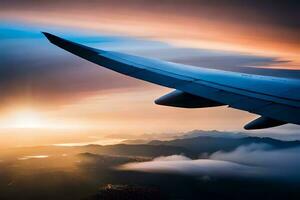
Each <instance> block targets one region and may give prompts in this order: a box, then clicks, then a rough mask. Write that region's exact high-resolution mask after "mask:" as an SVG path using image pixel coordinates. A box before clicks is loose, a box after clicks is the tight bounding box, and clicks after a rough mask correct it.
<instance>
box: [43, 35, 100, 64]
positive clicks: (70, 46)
mask: <svg viewBox="0 0 300 200" xmlns="http://www.w3.org/2000/svg"><path fill="white" fill-rule="evenodd" d="M42 33H43V34H44V35H45V36H46V38H47V39H48V40H49V41H50V42H51V43H52V44H54V45H56V46H58V47H60V48H62V49H64V50H66V51H69V52H70V53H73V54H75V55H78V56H80V57H83V58H87V57H90V56H93V55H97V54H99V53H101V52H103V51H101V50H98V49H94V48H91V47H88V46H85V45H81V44H78V43H75V42H72V41H69V40H66V39H63V38H60V37H58V36H56V35H53V34H51V33H47V32H42Z"/></svg>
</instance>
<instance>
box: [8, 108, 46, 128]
mask: <svg viewBox="0 0 300 200" xmlns="http://www.w3.org/2000/svg"><path fill="white" fill-rule="evenodd" d="M7 126H9V127H11V128H28V129H30V128H43V127H44V126H45V123H44V122H43V120H42V116H41V114H40V113H39V112H36V111H34V110H30V109H23V110H18V111H15V112H13V113H11V115H10V116H9V120H8V121H7Z"/></svg>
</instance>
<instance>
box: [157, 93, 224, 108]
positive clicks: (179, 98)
mask: <svg viewBox="0 0 300 200" xmlns="http://www.w3.org/2000/svg"><path fill="white" fill-rule="evenodd" d="M155 103H156V104H158V105H164V106H172V107H180V108H205V107H214V106H223V105H225V104H222V103H219V102H216V101H212V100H209V99H205V98H202V97H199V96H195V95H192V94H189V93H186V92H182V91H180V90H175V91H173V92H170V93H168V94H166V95H164V96H162V97H160V98H158V99H156V100H155Z"/></svg>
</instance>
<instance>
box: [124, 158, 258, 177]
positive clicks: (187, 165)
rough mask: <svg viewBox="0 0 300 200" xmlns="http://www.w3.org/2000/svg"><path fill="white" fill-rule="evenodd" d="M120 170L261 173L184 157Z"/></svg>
mask: <svg viewBox="0 0 300 200" xmlns="http://www.w3.org/2000/svg"><path fill="white" fill-rule="evenodd" d="M119 169H120V170H129V171H143V172H155V173H175V174H184V175H198V176H222V177H224V176H230V177H232V176H253V175H257V174H258V173H260V171H259V170H258V169H257V167H253V166H247V165H243V164H238V163H234V162H228V161H221V160H212V159H198V160H192V159H190V158H188V157H185V156H182V155H172V156H167V157H158V158H155V159H153V160H152V161H148V162H136V163H128V164H125V165H122V166H121V167H119Z"/></svg>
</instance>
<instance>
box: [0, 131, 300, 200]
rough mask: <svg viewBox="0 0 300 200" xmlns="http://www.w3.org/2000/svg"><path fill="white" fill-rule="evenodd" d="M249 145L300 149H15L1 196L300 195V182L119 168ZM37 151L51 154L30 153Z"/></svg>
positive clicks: (192, 144)
mask: <svg viewBox="0 0 300 200" xmlns="http://www.w3.org/2000/svg"><path fill="white" fill-rule="evenodd" d="M249 144H265V145H268V146H269V148H270V149H289V148H293V147H300V142H299V141H292V142H286V141H280V140H275V139H271V138H258V137H246V136H245V137H241V138H231V137H223V136H220V137H209V136H197V137H192V138H190V137H186V138H181V139H176V140H171V141H151V142H149V143H148V144H118V145H109V146H100V145H87V146H81V147H59V146H40V147H22V148H12V149H7V150H2V151H1V154H0V160H1V162H0V199H85V200H89V199H90V200H95V199H260V198H263V199H300V192H299V191H300V181H294V182H286V181H278V180H271V179H270V180H269V179H262V178H255V177H217V176H216V177H214V176H212V177H209V178H207V177H206V176H190V175H182V174H181V175H180V174H170V173H149V172H148V173H146V172H135V171H120V170H117V169H116V168H117V167H118V166H120V165H122V164H125V163H130V162H143V161H150V160H152V159H153V158H155V157H159V156H169V155H185V156H187V157H189V158H192V159H197V158H199V157H201V155H203V154H205V155H207V156H209V155H210V154H212V153H215V152H217V151H222V152H223V151H225V152H226V151H228V152H230V151H232V150H234V149H236V148H238V147H240V146H242V145H249ZM36 155H47V156H48V157H44V158H35V157H29V158H27V157H24V156H36ZM299 158H300V156H299Z"/></svg>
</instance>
